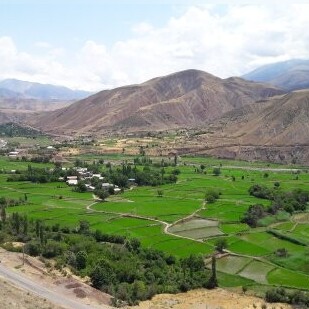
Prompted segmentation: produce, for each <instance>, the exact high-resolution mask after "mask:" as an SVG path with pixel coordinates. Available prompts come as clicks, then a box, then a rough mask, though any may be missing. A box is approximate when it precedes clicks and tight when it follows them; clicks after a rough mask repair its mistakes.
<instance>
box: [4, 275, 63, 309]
mask: <svg viewBox="0 0 309 309" xmlns="http://www.w3.org/2000/svg"><path fill="white" fill-rule="evenodd" d="M0 291H1V293H0V308H3V309H4V308H7V309H63V307H59V306H57V305H54V304H52V303H51V302H49V301H48V300H46V299H43V298H40V297H38V296H36V295H34V294H31V293H29V292H26V291H23V290H21V289H19V288H17V287H15V286H13V285H11V284H10V283H8V282H7V281H5V280H2V279H0Z"/></svg>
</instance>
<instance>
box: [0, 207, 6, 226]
mask: <svg viewBox="0 0 309 309" xmlns="http://www.w3.org/2000/svg"><path fill="white" fill-rule="evenodd" d="M5 208H6V206H5V205H1V214H0V215H1V221H2V222H3V223H5V222H6V210H5Z"/></svg>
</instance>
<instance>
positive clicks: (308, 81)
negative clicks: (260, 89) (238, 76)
mask: <svg viewBox="0 0 309 309" xmlns="http://www.w3.org/2000/svg"><path fill="white" fill-rule="evenodd" d="M243 78H245V79H247V80H252V81H257V82H265V83H266V82H267V83H270V84H272V85H274V86H277V87H279V88H282V89H285V90H287V91H291V90H297V89H305V88H309V60H300V59H293V60H288V61H283V62H277V63H272V64H268V65H265V66H262V67H260V68H257V69H256V70H254V71H252V72H250V73H248V74H245V75H244V76H243Z"/></svg>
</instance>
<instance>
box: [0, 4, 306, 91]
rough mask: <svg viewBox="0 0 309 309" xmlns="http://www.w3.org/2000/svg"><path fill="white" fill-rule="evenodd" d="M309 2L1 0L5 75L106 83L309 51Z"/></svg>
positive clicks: (229, 67)
mask: <svg viewBox="0 0 309 309" xmlns="http://www.w3.org/2000/svg"><path fill="white" fill-rule="evenodd" d="M308 16H309V0H308V1H296V2H295V1H288V0H281V1H276V0H268V1H262V0H261V1H247V2H243V1H236V0H235V1H233V0H231V1H228V2H226V3H223V2H220V1H214V0H212V1H207V0H204V1H201V0H192V1H185V0H178V1H176V0H157V1H153V0H149V1H147V0H62V1H60V0H37V1H36V0H0V59H1V60H0V80H3V79H6V78H16V79H21V80H28V81H33V82H40V83H50V84H55V85H63V86H67V87H70V88H73V89H84V90H89V91H99V90H103V89H110V88H114V87H118V86H123V85H127V84H134V83H141V82H144V81H146V80H148V79H151V78H153V77H157V76H162V75H166V74H170V73H173V72H177V71H181V70H186V69H198V70H203V71H206V72H209V73H211V74H214V75H216V76H219V77H221V78H226V77H230V76H241V75H242V74H245V73H247V72H249V71H251V70H253V69H255V68H257V67H259V66H261V65H264V64H268V63H273V62H278V61H285V60H289V59H295V58H300V59H309V31H308V29H309V17H308Z"/></svg>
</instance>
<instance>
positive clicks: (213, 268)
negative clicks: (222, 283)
mask: <svg viewBox="0 0 309 309" xmlns="http://www.w3.org/2000/svg"><path fill="white" fill-rule="evenodd" d="M217 286H218V280H217V269H216V257H215V256H214V255H213V256H212V258H211V276H210V278H209V280H208V282H207V285H206V287H207V288H208V289H214V288H216V287H217Z"/></svg>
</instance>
